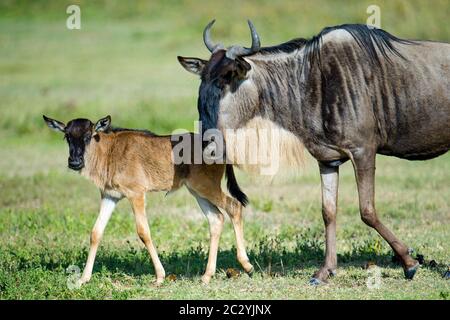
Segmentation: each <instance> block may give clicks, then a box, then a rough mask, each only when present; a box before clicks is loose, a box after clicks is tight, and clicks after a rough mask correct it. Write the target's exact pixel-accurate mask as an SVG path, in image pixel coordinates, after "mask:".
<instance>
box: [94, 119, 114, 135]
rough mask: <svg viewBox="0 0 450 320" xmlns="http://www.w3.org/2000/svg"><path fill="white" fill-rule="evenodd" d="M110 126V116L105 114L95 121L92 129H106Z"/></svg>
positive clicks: (100, 130)
mask: <svg viewBox="0 0 450 320" xmlns="http://www.w3.org/2000/svg"><path fill="white" fill-rule="evenodd" d="M110 126H111V116H106V117H104V118H101V119H100V120H98V121H97V123H96V124H95V126H94V130H95V131H97V132H102V131H106V130H108V129H109V127H110Z"/></svg>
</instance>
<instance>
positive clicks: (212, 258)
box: [190, 190, 224, 284]
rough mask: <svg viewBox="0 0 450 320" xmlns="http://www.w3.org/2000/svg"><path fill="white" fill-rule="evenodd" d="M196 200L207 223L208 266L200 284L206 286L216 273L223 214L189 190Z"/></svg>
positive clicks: (206, 200)
mask: <svg viewBox="0 0 450 320" xmlns="http://www.w3.org/2000/svg"><path fill="white" fill-rule="evenodd" d="M190 191H191V193H192V194H193V195H194V197H195V199H197V202H198V205H199V206H200V208H201V209H202V211H203V213H204V214H205V216H206V218H207V219H208V223H209V234H210V242H209V255H208V264H207V265H206V270H205V273H204V275H203V276H202V282H203V283H204V284H208V283H209V282H210V281H211V278H212V276H213V275H214V274H215V273H216V263H217V251H218V250H219V240H220V235H221V234H222V229H223V222H224V218H223V214H222V212H220V210H219V209H218V208H217V207H216V206H215V205H214V204H212V203H211V202H210V201H209V200H208V199H206V198H203V197H201V196H199V195H198V194H197V193H195V192H194V191H192V190H190Z"/></svg>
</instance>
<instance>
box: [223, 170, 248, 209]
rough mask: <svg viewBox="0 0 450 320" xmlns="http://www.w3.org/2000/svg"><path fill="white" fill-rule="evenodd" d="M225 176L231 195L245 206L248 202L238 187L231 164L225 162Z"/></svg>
mask: <svg viewBox="0 0 450 320" xmlns="http://www.w3.org/2000/svg"><path fill="white" fill-rule="evenodd" d="M225 176H226V177H227V188H228V191H230V193H231V195H232V196H233V197H234V198H236V200H238V201H239V202H240V203H242V205H243V206H244V207H245V206H246V205H247V204H248V197H247V195H246V194H245V193H244V192H242V190H241V188H240V187H239V185H238V183H237V181H236V176H235V175H234V170H233V165H231V164H227V165H226V166H225Z"/></svg>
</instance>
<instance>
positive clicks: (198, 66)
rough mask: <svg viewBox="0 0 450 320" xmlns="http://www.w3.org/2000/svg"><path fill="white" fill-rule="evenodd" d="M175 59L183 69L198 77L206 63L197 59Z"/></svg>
mask: <svg viewBox="0 0 450 320" xmlns="http://www.w3.org/2000/svg"><path fill="white" fill-rule="evenodd" d="M177 58H178V61H179V62H180V64H181V65H182V66H183V68H185V69H186V70H187V71H189V72H191V73H193V74H196V75H198V76H199V75H201V74H202V71H203V68H205V65H206V62H207V61H205V60H202V59H199V58H187V57H180V56H178V57H177Z"/></svg>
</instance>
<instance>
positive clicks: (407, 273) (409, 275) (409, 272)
mask: <svg viewBox="0 0 450 320" xmlns="http://www.w3.org/2000/svg"><path fill="white" fill-rule="evenodd" d="M419 267H420V263H419V262H417V263H416V264H415V265H414V266H413V267H411V268H407V269H404V272H405V278H406V279H408V280H412V279H413V278H414V275H415V274H416V272H417V270H419Z"/></svg>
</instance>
